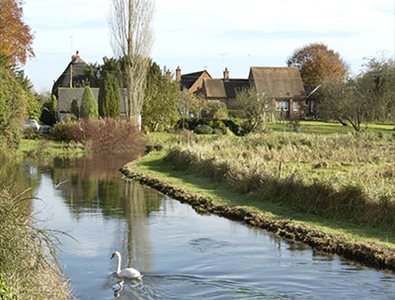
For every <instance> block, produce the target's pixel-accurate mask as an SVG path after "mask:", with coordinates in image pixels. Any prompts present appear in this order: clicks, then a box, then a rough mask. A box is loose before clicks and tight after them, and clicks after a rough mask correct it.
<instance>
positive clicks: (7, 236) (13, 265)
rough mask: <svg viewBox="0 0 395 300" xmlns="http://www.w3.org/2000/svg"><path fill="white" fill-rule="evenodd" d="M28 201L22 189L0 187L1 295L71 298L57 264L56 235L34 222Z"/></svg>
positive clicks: (17, 297)
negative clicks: (14, 191)
mask: <svg viewBox="0 0 395 300" xmlns="http://www.w3.org/2000/svg"><path fill="white" fill-rule="evenodd" d="M30 205H31V199H30V198H29V197H27V196H26V194H25V193H22V194H20V195H17V196H14V195H11V194H10V193H9V192H8V191H7V190H5V189H2V190H1V191H0V220H1V222H0V298H1V299H70V298H71V294H70V290H69V285H68V283H67V281H66V280H65V278H64V276H63V274H61V272H60V270H59V268H58V267H57V264H56V259H55V257H56V256H55V252H54V249H55V248H54V244H53V242H54V241H56V236H53V235H52V234H51V232H50V231H47V230H42V229H38V228H37V227H36V226H35V224H34V221H33V220H34V218H32V216H31V207H30Z"/></svg>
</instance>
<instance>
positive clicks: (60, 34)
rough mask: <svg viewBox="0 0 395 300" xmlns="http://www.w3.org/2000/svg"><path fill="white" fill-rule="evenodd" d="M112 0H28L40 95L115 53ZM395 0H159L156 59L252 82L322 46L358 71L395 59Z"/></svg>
mask: <svg viewBox="0 0 395 300" xmlns="http://www.w3.org/2000/svg"><path fill="white" fill-rule="evenodd" d="M110 4H111V0H84V1H81V0H67V1H64V0H25V4H24V19H25V22H26V23H27V24H28V25H29V26H30V27H31V28H32V30H33V32H34V35H35V40H34V45H33V47H34V50H35V53H36V57H35V58H33V59H32V60H30V61H28V62H27V64H26V66H25V71H26V74H27V76H28V77H29V78H30V79H31V80H32V82H33V84H34V87H35V89H36V90H37V91H39V92H41V91H45V90H50V89H51V86H52V83H53V80H56V79H57V78H58V76H59V75H60V74H61V73H62V72H63V70H64V69H65V68H66V66H67V64H68V63H69V61H70V57H71V54H72V53H73V52H75V51H76V50H79V51H80V55H81V57H82V58H83V59H84V60H85V61H86V62H88V63H89V62H92V63H94V62H99V63H101V62H102V58H103V57H104V56H108V57H111V56H113V53H112V50H111V45H110V39H109V31H108V26H107V23H108V22H107V19H108V14H109V8H110ZM394 13H395V1H394V0H358V1H356V0H332V1H317V0H299V1H294V0H278V1H267V0H243V1H235V0H200V1H198V2H192V1H185V0H155V17H154V23H153V25H154V26H153V29H154V38H155V39H154V45H153V49H152V54H151V56H152V58H153V59H154V60H155V61H156V62H157V63H159V64H160V65H161V66H162V67H164V66H166V67H167V68H169V69H171V70H173V71H174V70H175V69H176V67H177V66H180V68H181V69H182V72H183V73H187V72H194V71H199V70H202V69H207V70H208V71H209V73H210V74H211V75H212V76H214V77H220V76H222V71H223V69H224V67H227V68H228V69H229V71H230V76H231V77H232V78H246V77H247V76H248V71H249V67H250V66H252V65H254V66H285V61H286V59H287V58H288V57H289V56H290V55H291V54H292V53H293V51H294V50H295V49H296V48H299V47H302V46H304V45H306V44H309V43H314V42H323V43H325V44H327V45H328V46H329V48H331V49H334V50H335V51H337V52H339V54H340V55H341V56H342V57H343V59H344V60H345V61H346V62H347V63H348V64H349V65H350V68H351V70H352V72H353V73H357V72H358V71H359V70H360V67H361V65H362V64H363V62H364V58H366V57H372V56H375V57H377V56H380V55H381V52H383V51H384V52H386V55H387V56H392V57H393V56H394V55H395V50H394V48H395V17H394Z"/></svg>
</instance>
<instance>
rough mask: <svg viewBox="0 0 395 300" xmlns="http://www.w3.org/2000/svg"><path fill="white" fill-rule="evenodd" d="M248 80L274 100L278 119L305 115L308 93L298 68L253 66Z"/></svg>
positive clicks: (252, 85)
mask: <svg viewBox="0 0 395 300" xmlns="http://www.w3.org/2000/svg"><path fill="white" fill-rule="evenodd" d="M248 80H249V82H250V86H251V87H255V88H256V90H257V91H258V92H259V93H264V94H265V95H267V96H268V97H270V98H271V99H272V100H273V101H274V103H275V110H276V118H277V119H278V118H293V117H296V118H301V117H303V116H304V112H305V102H306V94H305V90H304V86H303V81H302V77H301V76H300V72H299V70H298V69H297V68H289V67H251V68H250V74H249V76H248Z"/></svg>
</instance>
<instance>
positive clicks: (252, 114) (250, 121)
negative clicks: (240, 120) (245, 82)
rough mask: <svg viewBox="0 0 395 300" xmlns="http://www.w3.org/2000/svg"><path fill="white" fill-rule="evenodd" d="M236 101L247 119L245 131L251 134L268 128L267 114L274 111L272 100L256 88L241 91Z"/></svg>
mask: <svg viewBox="0 0 395 300" xmlns="http://www.w3.org/2000/svg"><path fill="white" fill-rule="evenodd" d="M236 101H237V104H238V105H239V106H240V109H241V112H242V114H243V117H244V118H245V123H244V130H245V131H246V133H250V132H252V131H254V130H263V129H265V126H266V123H265V122H266V117H267V116H266V114H267V113H271V112H273V110H274V107H273V102H272V100H271V99H270V98H269V97H268V96H266V95H265V93H260V92H258V91H257V90H256V88H250V89H241V90H240V91H238V92H237V93H236Z"/></svg>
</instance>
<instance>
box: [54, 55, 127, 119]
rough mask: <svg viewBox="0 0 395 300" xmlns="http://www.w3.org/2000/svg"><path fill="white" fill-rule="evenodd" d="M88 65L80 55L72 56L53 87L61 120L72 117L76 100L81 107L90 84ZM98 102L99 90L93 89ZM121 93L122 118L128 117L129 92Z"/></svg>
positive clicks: (123, 89)
mask: <svg viewBox="0 0 395 300" xmlns="http://www.w3.org/2000/svg"><path fill="white" fill-rule="evenodd" d="M87 68H88V64H87V63H86V62H84V61H83V60H82V59H81V57H80V56H79V53H78V51H77V53H76V54H75V55H72V56H71V61H70V63H69V64H68V66H67V68H66V69H65V70H64V71H63V73H62V74H61V75H60V76H59V78H58V79H57V80H56V81H55V83H54V85H53V87H52V95H55V96H56V98H57V99H58V114H59V118H60V120H63V119H65V118H66V117H67V116H71V102H72V101H73V100H76V101H77V103H78V106H80V105H81V100H82V96H83V94H84V86H85V85H86V84H88V76H87V75H86V70H87ZM91 89H92V91H93V95H94V96H95V98H96V101H98V99H99V88H98V87H91ZM119 93H120V111H121V117H123V116H126V109H125V101H126V99H127V91H126V89H125V88H121V89H119Z"/></svg>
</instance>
